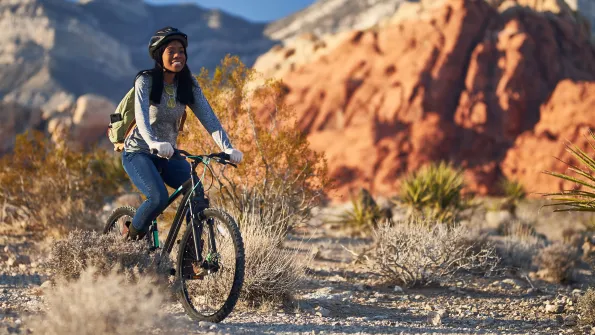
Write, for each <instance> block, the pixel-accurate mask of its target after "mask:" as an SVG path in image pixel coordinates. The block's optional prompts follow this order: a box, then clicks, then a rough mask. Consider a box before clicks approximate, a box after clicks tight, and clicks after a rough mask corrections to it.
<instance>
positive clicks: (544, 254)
mask: <svg viewBox="0 0 595 335" xmlns="http://www.w3.org/2000/svg"><path fill="white" fill-rule="evenodd" d="M578 262H579V255H578V252H577V249H576V248H574V247H572V246H570V245H567V244H564V243H554V244H552V245H549V246H547V247H545V248H543V249H541V250H540V251H539V253H538V254H537V255H536V256H535V258H534V263H535V265H537V267H538V268H539V271H540V272H541V273H542V276H543V277H544V278H546V279H549V280H551V281H553V282H556V283H561V282H568V281H570V280H572V278H573V272H574V269H575V267H576V265H577V263H578Z"/></svg>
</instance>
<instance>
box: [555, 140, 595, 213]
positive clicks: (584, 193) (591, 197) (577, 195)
mask: <svg viewBox="0 0 595 335" xmlns="http://www.w3.org/2000/svg"><path fill="white" fill-rule="evenodd" d="M589 134H590V135H591V138H592V139H590V140H589V144H590V145H591V148H592V149H593V150H594V151H595V133H593V132H591V131H590V132H589ZM566 151H567V152H569V153H570V154H571V156H573V157H574V158H575V159H576V160H578V162H579V163H581V164H583V167H582V168H581V167H579V166H576V165H573V164H571V163H566V164H567V165H568V170H569V171H571V172H572V173H573V174H574V175H570V174H564V173H558V172H552V171H544V173H545V174H548V175H551V176H553V177H556V178H559V179H562V180H566V181H569V182H572V183H573V184H574V185H575V186H578V187H574V188H573V189H572V190H562V191H560V192H552V193H547V194H545V196H547V197H550V198H551V199H552V200H553V201H554V203H552V204H547V205H544V206H554V207H560V208H556V209H555V210H554V212H569V211H581V212H595V192H594V191H593V190H595V175H594V172H595V157H591V156H589V154H587V153H586V152H585V151H584V150H582V149H581V148H579V147H577V146H574V145H572V144H571V143H567V144H566Z"/></svg>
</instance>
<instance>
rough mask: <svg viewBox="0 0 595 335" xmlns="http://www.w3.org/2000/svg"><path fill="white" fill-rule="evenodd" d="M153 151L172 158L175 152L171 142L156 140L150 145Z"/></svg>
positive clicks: (160, 155) (155, 153) (158, 154)
mask: <svg viewBox="0 0 595 335" xmlns="http://www.w3.org/2000/svg"><path fill="white" fill-rule="evenodd" d="M149 149H150V150H151V153H152V154H154V155H157V156H159V157H163V158H167V159H170V158H171V156H173V154H174V147H173V146H172V145H171V144H170V143H169V142H154V143H151V144H150V145H149Z"/></svg>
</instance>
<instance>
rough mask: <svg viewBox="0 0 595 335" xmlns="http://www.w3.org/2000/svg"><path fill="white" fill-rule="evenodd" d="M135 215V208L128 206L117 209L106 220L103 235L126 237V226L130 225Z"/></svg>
mask: <svg viewBox="0 0 595 335" xmlns="http://www.w3.org/2000/svg"><path fill="white" fill-rule="evenodd" d="M135 214H136V208H134V207H130V206H124V207H118V208H116V209H114V211H113V212H112V214H111V215H110V216H109V218H108V219H107V222H106V224H105V227H104V228H103V233H104V234H108V233H111V232H113V233H115V234H119V235H120V236H122V237H126V234H125V232H126V231H127V229H128V226H130V225H131V224H132V218H134V215H135Z"/></svg>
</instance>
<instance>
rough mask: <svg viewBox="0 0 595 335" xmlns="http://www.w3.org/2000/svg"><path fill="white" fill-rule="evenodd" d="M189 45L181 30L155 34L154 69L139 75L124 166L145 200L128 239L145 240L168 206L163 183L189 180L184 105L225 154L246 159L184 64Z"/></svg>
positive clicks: (151, 51) (172, 184) (127, 232)
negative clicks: (182, 132)
mask: <svg viewBox="0 0 595 335" xmlns="http://www.w3.org/2000/svg"><path fill="white" fill-rule="evenodd" d="M187 46H188V38H187V36H186V35H185V34H184V33H182V32H180V31H179V30H177V29H175V28H172V27H166V28H163V29H161V30H159V31H157V32H156V33H155V36H153V37H152V38H151V41H150V42H149V55H150V56H151V58H152V59H154V60H155V67H154V68H153V69H151V70H145V71H141V72H139V74H138V75H137V76H136V80H135V83H134V87H135V118H136V127H135V128H134V130H133V131H132V132H131V133H130V135H129V136H128V137H127V138H126V139H125V141H124V152H123V154H122V164H123V166H124V170H125V171H126V173H127V174H128V176H129V177H130V179H131V180H132V182H133V183H134V185H135V186H136V187H137V188H138V189H139V190H140V191H141V192H142V193H143V194H144V195H145V196H146V198H147V199H146V200H145V202H143V203H142V205H141V206H140V207H139V208H138V209H137V211H136V215H135V216H134V218H133V220H132V224H131V225H130V226H129V227H128V229H126V227H124V230H125V231H124V234H125V235H126V236H127V237H128V238H130V239H134V240H135V239H141V238H143V237H144V235H145V234H146V233H147V231H148V228H149V225H150V223H151V222H152V221H153V220H154V219H155V218H157V216H158V214H159V213H161V212H162V211H163V210H164V209H165V207H166V206H167V201H168V197H169V195H168V193H167V189H166V187H165V184H167V185H168V186H170V187H172V188H177V187H179V186H180V185H182V184H183V183H184V182H185V181H186V180H188V179H189V178H190V164H189V163H188V162H187V161H186V160H185V159H184V158H182V157H181V156H180V155H174V147H175V145H176V142H177V138H178V129H179V123H180V120H181V118H182V115H184V113H185V108H186V106H188V107H190V109H191V110H192V112H193V113H194V115H196V117H197V118H198V119H199V120H200V122H201V123H202V125H203V126H204V127H205V128H206V129H207V131H208V132H209V133H210V134H211V135H212V137H213V139H214V140H215V143H217V145H218V146H219V147H220V148H221V151H224V152H225V153H227V154H229V155H230V156H231V161H232V162H233V163H239V162H241V160H242V156H243V155H242V153H241V152H240V151H239V150H236V149H234V148H233V147H232V145H231V143H230V141H229V138H228V137H227V134H226V133H225V131H224V130H223V128H222V127H221V123H220V122H219V119H217V116H215V114H214V113H213V110H212V109H211V106H210V105H209V103H208V101H207V100H206V99H205V96H204V95H203V93H202V90H201V88H200V86H199V85H198V82H197V80H196V78H194V76H192V73H191V72H190V69H189V68H188V65H187V64H186V59H187V54H186V47H187ZM152 149H156V151H157V156H155V155H151V154H150V152H151V150H152ZM158 168H160V169H161V174H159V171H158Z"/></svg>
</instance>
